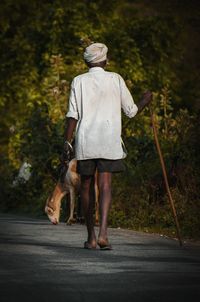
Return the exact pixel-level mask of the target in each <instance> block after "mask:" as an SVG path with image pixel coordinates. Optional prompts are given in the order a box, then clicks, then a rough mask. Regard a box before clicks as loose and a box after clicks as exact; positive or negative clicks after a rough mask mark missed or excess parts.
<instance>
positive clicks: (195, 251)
mask: <svg viewBox="0 0 200 302" xmlns="http://www.w3.org/2000/svg"><path fill="white" fill-rule="evenodd" d="M109 234H110V242H111V243H112V246H113V250H112V251H100V250H99V249H97V250H95V251H91V250H85V249H83V242H84V241H85V239H86V229H85V226H84V225H72V226H66V225H65V224H64V223H61V224H59V225H57V226H54V225H51V224H50V223H49V221H48V220H42V219H31V218H27V217H22V216H14V215H7V214H0V301H1V302H8V301H9V302H15V301H16V302H18V301H20V302H23V301H26V302H32V301H34V302H38V301H39V302H40V301H42V302H43V301H44V302H45V301H48V302H51V301H54V302H60V301H63V302H68V301H69V302H79V301H80V302H91V301H92V302H99V301H101V302H107V301H109V302H112V301H116V302H118V301H123V302H129V301H131V302H138V301H142V302H146V301H148V302H151V301H158V302H166V301H167V302H168V301H170V302H172V301H173V302H179V301H181V302H183V301H187V302H199V301H200V246H198V245H191V244H187V243H186V244H185V245H184V247H182V248H180V247H179V245H178V243H177V241H175V240H172V239H167V238H164V237H160V236H159V235H152V234H145V233H141V232H134V231H129V230H121V229H109Z"/></svg>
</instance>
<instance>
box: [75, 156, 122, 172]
mask: <svg viewBox="0 0 200 302" xmlns="http://www.w3.org/2000/svg"><path fill="white" fill-rule="evenodd" d="M96 170H97V171H98V172H99V173H102V172H111V173H117V172H122V171H124V170H125V166H124V163H123V160H122V159H115V160H111V159H103V158H95V159H86V160H78V161H77V172H78V173H79V174H81V175H94V174H95V171H96Z"/></svg>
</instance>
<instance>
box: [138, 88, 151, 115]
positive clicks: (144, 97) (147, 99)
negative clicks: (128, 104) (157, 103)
mask: <svg viewBox="0 0 200 302" xmlns="http://www.w3.org/2000/svg"><path fill="white" fill-rule="evenodd" d="M152 98H153V95H152V92H151V91H146V92H145V93H144V94H143V95H142V98H141V101H140V102H139V104H137V107H138V113H139V112H141V111H142V110H143V109H144V108H145V107H146V106H148V105H149V104H150V102H151V101H152Z"/></svg>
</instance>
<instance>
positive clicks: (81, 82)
mask: <svg viewBox="0 0 200 302" xmlns="http://www.w3.org/2000/svg"><path fill="white" fill-rule="evenodd" d="M121 108H122V109H123V111H124V113H125V114H126V115H127V116H128V117H129V118H132V117H134V116H135V115H136V113H137V111H138V108H137V106H136V105H135V104H134V101H133V98H132V96H131V94H130V92H129V90H128V88H127V86H126V84H125V82H124V80H123V78H122V77H121V76H120V75H119V74H117V73H114V72H108V71H105V70H104V69H103V68H101V67H93V68H90V69H89V72H87V73H84V74H81V75H79V76H77V77H75V78H74V79H73V82H72V85H71V93H70V98H69V111H68V113H67V115H66V116H67V117H72V118H74V119H76V120H78V122H77V126H76V135H75V152H76V159H78V160H84V159H92V158H105V159H121V158H123V157H124V152H123V149H122V141H121Z"/></svg>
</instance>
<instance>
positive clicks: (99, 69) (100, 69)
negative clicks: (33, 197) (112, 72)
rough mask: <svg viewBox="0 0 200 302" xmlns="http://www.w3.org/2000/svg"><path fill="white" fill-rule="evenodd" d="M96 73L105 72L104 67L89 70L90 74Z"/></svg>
mask: <svg viewBox="0 0 200 302" xmlns="http://www.w3.org/2000/svg"><path fill="white" fill-rule="evenodd" d="M96 71H103V72H104V71H105V70H104V69H103V68H102V67H92V68H90V69H89V72H96Z"/></svg>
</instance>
